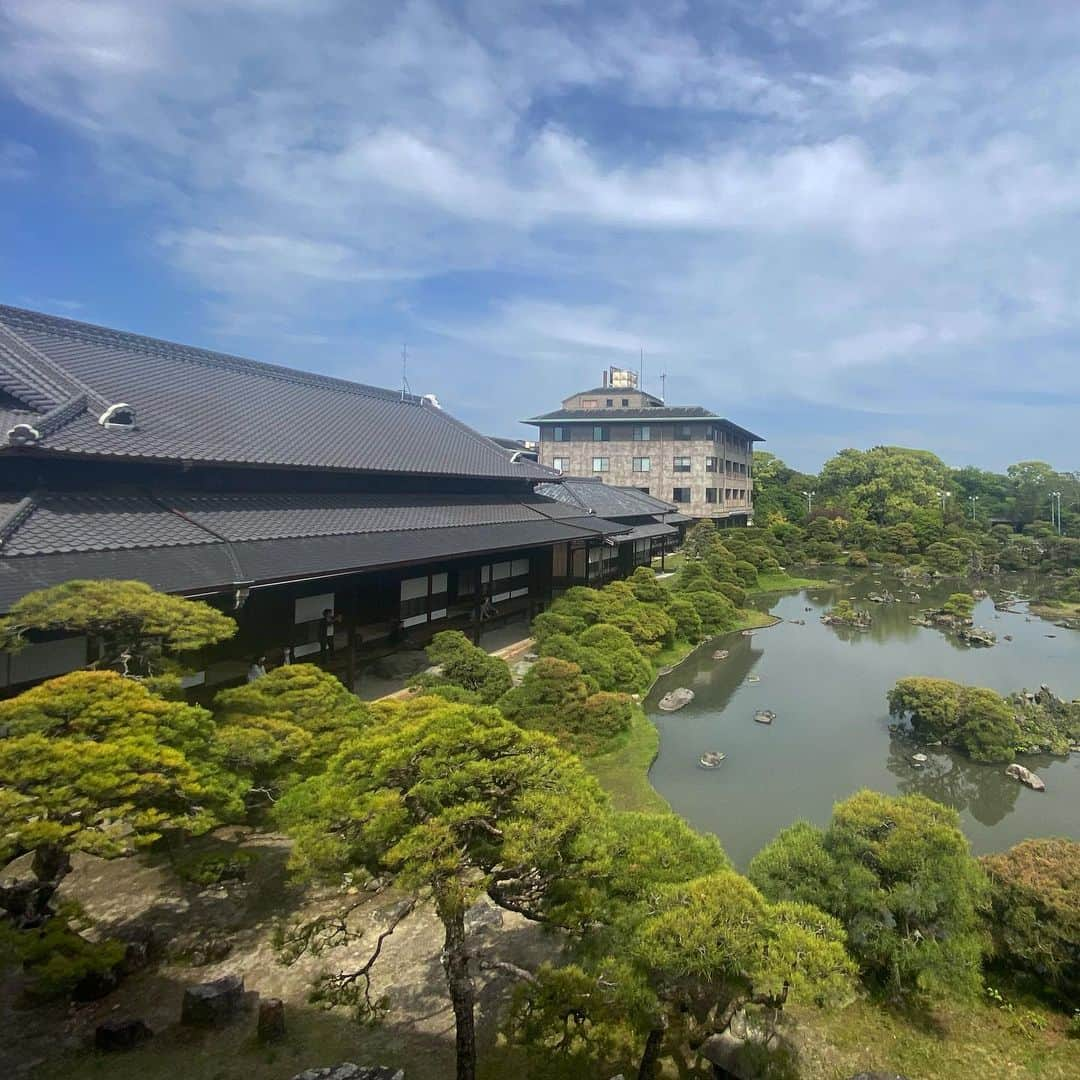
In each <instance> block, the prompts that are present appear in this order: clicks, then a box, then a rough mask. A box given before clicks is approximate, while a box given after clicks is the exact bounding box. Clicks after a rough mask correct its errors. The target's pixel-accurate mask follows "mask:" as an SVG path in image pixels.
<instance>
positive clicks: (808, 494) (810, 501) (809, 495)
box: [803, 491, 817, 517]
mask: <svg viewBox="0 0 1080 1080" xmlns="http://www.w3.org/2000/svg"><path fill="white" fill-rule="evenodd" d="M816 494H817V492H816V491H804V492H803V498H804V499H806V516H807V517H809V516H810V514H811V513H812V512H813V509H814V496H815V495H816Z"/></svg>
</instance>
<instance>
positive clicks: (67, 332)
mask: <svg viewBox="0 0 1080 1080" xmlns="http://www.w3.org/2000/svg"><path fill="white" fill-rule="evenodd" d="M0 391H3V392H4V395H5V398H4V400H6V401H8V402H9V403H10V402H11V401H12V400H15V401H18V402H21V403H22V404H23V405H25V406H26V411H27V412H29V413H31V414H32V415H31V416H30V417H29V418H27V417H20V419H21V420H27V421H28V422H33V420H34V417H35V416H37V417H42V416H44V415H45V414H47V413H49V412H50V411H51V410H55V409H57V408H60V409H63V408H64V407H65V406H71V405H72V403H74V407H71V408H69V410H68V412H65V413H63V414H62V415H61V416H60V418H59V421H57V422H55V423H53V424H52V425H51V429H50V430H47V431H43V432H42V438H41V440H40V441H39V443H38V444H37V445H38V446H40V447H42V448H44V449H46V450H49V451H53V452H59V453H67V454H87V455H95V456H97V455H104V456H110V457H129V458H130V457H134V458H144V459H156V460H187V461H204V462H221V463H229V462H233V463H244V464H260V465H274V466H285V467H290V466H291V467H297V468H322V469H341V470H349V471H363V472H388V473H409V474H419V475H436V476H461V477H490V478H499V479H522V480H529V479H536V478H540V479H551V478H552V477H553V475H554V474H553V472H552V471H551V470H550V469H546V468H544V467H542V466H538V465H536V464H535V463H533V462H529V461H522V462H516V463H515V462H511V461H510V459H509V457H508V456H507V455H506V454H505V453H503V452H500V451H499V450H498V449H497V448H496V447H495V446H494V445H493V444H492V443H491V441H490V440H489V439H486V438H485V437H484V436H482V435H480V434H478V433H477V432H475V431H473V430H472V429H471V428H469V427H467V426H466V425H465V424H462V423H461V422H460V421H458V420H455V419H454V418H453V417H452V416H450V415H449V414H448V413H446V412H444V411H443V410H441V409H439V408H437V407H435V406H433V405H430V404H426V403H424V402H423V400H422V399H420V398H417V397H414V396H411V395H406V396H404V397H403V395H402V394H401V393H399V392H397V391H393V390H384V389H380V388H377V387H372V386H365V385H363V384H361V383H353V382H348V381H346V380H344V379H335V378H330V377H328V376H325V375H316V374H312V373H309V372H303V371H296V370H293V369H290V368H285V367H278V366H275V365H271V364H262V363H258V362H256V361H254V360H246V359H242V358H240V357H235V356H228V355H225V354H222V353H215V352H210V351H209V350H206V349H198V348H193V347H190V346H186V345H177V344H174V343H172V342H166V341H158V340H156V339H154V338H147V337H142V336H139V335H137V334H128V333H124V332H121V331H118V330H109V329H106V328H103V327H99V326H90V325H88V324H86V323H79V322H73V321H71V320H69V319H61V318H57V317H55V316H51V315H43V314H40V313H37V312H32V311H24V310H22V309H19V308H12V307H5V306H3V305H0ZM120 402H123V403H126V404H128V405H130V406H132V407H133V408H134V410H135V416H136V427H135V429H134V430H120V429H115V428H106V427H104V426H103V425H102V424H100V423H98V420H97V418H98V416H99V415H100V414H101V410H102V403H108V404H117V403H120ZM8 409H9V411H10V406H8ZM69 413H74V415H73V416H72V415H69ZM16 422H19V421H16ZM35 426H37V424H36V423H35ZM10 427H11V424H8V425H7V426H6V427H4V428H3V430H0V443H2V441H3V436H4V435H5V433H6V432H7V431H8V430H9V428H10Z"/></svg>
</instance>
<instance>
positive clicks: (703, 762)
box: [698, 750, 727, 769]
mask: <svg viewBox="0 0 1080 1080" xmlns="http://www.w3.org/2000/svg"><path fill="white" fill-rule="evenodd" d="M726 756H727V755H726V754H722V753H721V752H720V751H719V750H706V751H705V753H704V754H702V755H701V757H700V758H698V764H699V765H700V766H701V767H702V768H703V769H718V768H720V762H722V761H723V760H724V758H725V757H726Z"/></svg>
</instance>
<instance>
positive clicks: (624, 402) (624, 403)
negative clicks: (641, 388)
mask: <svg viewBox="0 0 1080 1080" xmlns="http://www.w3.org/2000/svg"><path fill="white" fill-rule="evenodd" d="M622 407H623V408H624V409H629V408H630V399H629V398H628V397H624V398H623V399H622Z"/></svg>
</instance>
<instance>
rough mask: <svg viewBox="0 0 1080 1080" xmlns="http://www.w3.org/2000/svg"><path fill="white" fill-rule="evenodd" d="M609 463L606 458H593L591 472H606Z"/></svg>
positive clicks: (609, 460)
mask: <svg viewBox="0 0 1080 1080" xmlns="http://www.w3.org/2000/svg"><path fill="white" fill-rule="evenodd" d="M610 463H611V459H610V458H606V457H594V458H593V459H592V471H593V472H607V471H608V465H609V464H610Z"/></svg>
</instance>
